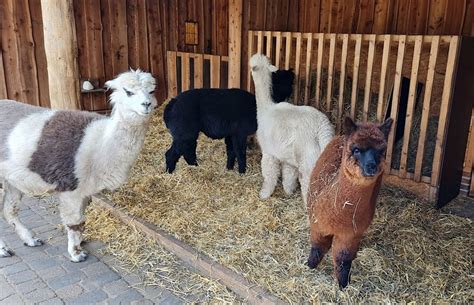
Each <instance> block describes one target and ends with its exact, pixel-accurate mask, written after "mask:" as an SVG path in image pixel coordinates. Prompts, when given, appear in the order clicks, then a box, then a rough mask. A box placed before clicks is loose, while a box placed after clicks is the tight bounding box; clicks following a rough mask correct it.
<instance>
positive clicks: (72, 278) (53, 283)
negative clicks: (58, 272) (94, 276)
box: [48, 271, 84, 289]
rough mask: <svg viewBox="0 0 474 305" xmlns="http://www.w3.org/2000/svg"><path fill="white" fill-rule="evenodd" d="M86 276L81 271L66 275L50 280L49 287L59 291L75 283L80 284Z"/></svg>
mask: <svg viewBox="0 0 474 305" xmlns="http://www.w3.org/2000/svg"><path fill="white" fill-rule="evenodd" d="M83 276H84V274H83V273H82V272H80V271H77V272H74V273H66V274H65V275H63V276H59V277H55V278H52V279H49V280H48V285H49V287H51V288H53V289H59V288H63V287H66V286H69V285H71V284H74V283H78V282H80V281H81V279H82V277H83Z"/></svg>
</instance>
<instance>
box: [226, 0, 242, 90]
mask: <svg viewBox="0 0 474 305" xmlns="http://www.w3.org/2000/svg"><path fill="white" fill-rule="evenodd" d="M241 49H242V0H229V69H228V73H229V77H228V87H229V88H240V58H241V56H242V52H241Z"/></svg>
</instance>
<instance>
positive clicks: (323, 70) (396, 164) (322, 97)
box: [246, 31, 468, 200]
mask: <svg viewBox="0 0 474 305" xmlns="http://www.w3.org/2000/svg"><path fill="white" fill-rule="evenodd" d="M459 41H460V38H459V37H458V36H421V35H418V36H407V35H375V34H371V35H361V34H332V33H330V34H324V33H318V34H313V33H295V32H270V31H249V32H248V54H249V55H252V54H254V53H263V54H266V55H267V56H269V57H270V58H271V59H272V62H274V63H275V65H276V66H277V67H279V68H284V69H289V68H292V69H294V72H295V74H296V79H295V88H294V96H293V98H294V99H293V100H294V103H296V104H305V105H313V106H315V107H316V108H318V109H320V110H322V111H324V112H325V113H327V114H328V116H329V117H330V118H331V120H332V121H333V123H335V124H336V125H337V126H338V130H339V129H340V122H341V119H342V117H343V116H344V115H350V116H351V117H353V118H355V119H357V120H362V121H367V120H369V121H382V120H384V119H385V118H387V117H392V118H393V119H394V132H392V133H391V134H390V137H389V140H388V148H387V156H386V161H387V165H389V168H390V170H389V171H388V173H389V174H390V177H389V178H388V179H389V180H390V181H392V182H394V183H395V182H397V183H403V184H404V186H405V187H406V186H409V188H411V189H412V190H413V191H416V192H417V193H421V194H423V195H424V196H426V197H429V198H430V199H432V200H433V199H435V198H436V196H437V190H438V186H439V183H440V173H441V166H442V161H443V155H444V149H443V148H444V145H445V141H446V133H447V122H448V120H449V115H450V109H451V104H452V94H453V77H454V74H455V68H456V65H457V60H458V53H459V45H460V44H459ZM249 58H250V56H249ZM247 62H248V61H247ZM246 83H247V85H246V86H247V89H248V90H249V91H253V87H252V86H253V83H252V81H251V76H250V72H248V73H247V80H246ZM465 103H468V101H465ZM402 179H403V180H402ZM410 181H411V182H414V183H410Z"/></svg>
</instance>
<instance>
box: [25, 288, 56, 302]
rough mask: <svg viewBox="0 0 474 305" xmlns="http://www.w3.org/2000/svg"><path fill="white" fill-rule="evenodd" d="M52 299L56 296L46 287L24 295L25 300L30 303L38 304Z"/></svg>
mask: <svg viewBox="0 0 474 305" xmlns="http://www.w3.org/2000/svg"><path fill="white" fill-rule="evenodd" d="M54 297H56V294H55V293H54V292H53V291H52V290H51V289H49V288H47V287H45V288H40V289H36V290H34V291H32V292H30V293H27V294H26V295H25V298H26V299H27V300H28V301H31V302H32V303H39V302H43V301H47V300H49V299H52V298H54Z"/></svg>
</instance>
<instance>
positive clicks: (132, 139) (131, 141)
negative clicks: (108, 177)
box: [102, 108, 148, 167]
mask: <svg viewBox="0 0 474 305" xmlns="http://www.w3.org/2000/svg"><path fill="white" fill-rule="evenodd" d="M109 120H110V121H109V124H108V125H107V127H106V130H105V132H104V138H103V140H104V145H102V148H104V149H105V151H104V153H106V154H107V156H108V159H109V160H111V161H112V162H113V160H115V161H116V162H117V163H120V164H123V166H124V167H130V166H131V165H132V164H133V162H134V161H135V159H136V158H137V156H138V153H139V152H140V150H141V148H142V146H143V142H144V139H145V134H146V130H147V127H148V118H145V117H140V116H137V115H135V114H131V113H127V112H126V111H123V110H122V109H120V108H115V109H114V110H113V113H112V116H111V117H110V119H109Z"/></svg>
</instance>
